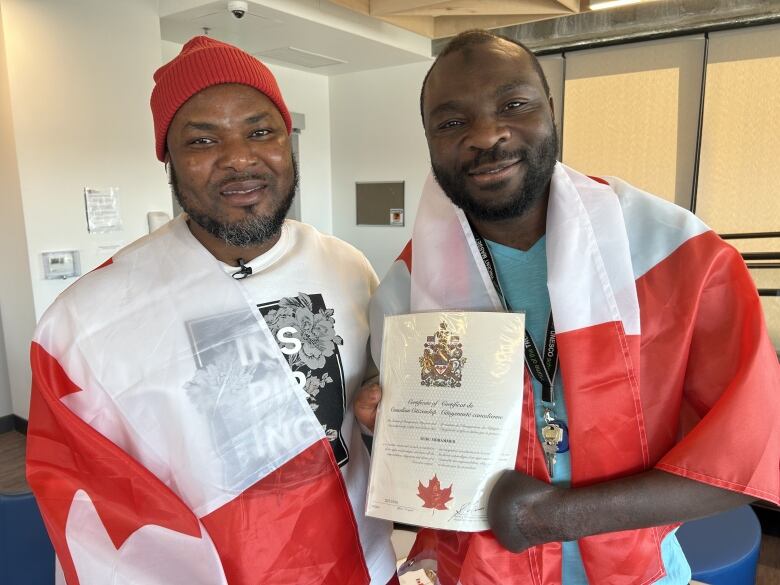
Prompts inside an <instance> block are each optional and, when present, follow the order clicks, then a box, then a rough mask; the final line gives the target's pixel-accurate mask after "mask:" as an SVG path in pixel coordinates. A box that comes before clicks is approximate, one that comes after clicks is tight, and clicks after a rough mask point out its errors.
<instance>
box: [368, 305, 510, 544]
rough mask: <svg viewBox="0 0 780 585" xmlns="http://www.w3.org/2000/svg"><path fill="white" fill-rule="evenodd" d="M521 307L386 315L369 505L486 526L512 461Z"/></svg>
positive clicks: (462, 525) (426, 521)
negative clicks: (503, 310) (493, 493)
mask: <svg viewBox="0 0 780 585" xmlns="http://www.w3.org/2000/svg"><path fill="white" fill-rule="evenodd" d="M524 332H525V315H524V314H522V313H482V312H454V311H448V312H430V313H415V314H410V315H394V316H389V317H386V318H385V324H384V336H383V339H382V363H381V366H380V382H381V384H382V401H381V403H380V405H379V411H378V413H377V420H376V427H375V431H374V443H373V448H372V455H371V472H370V478H369V486H368V499H367V503H366V513H367V514H368V515H369V516H374V517H377V518H384V519H387V520H393V521H395V522H402V523H405V524H414V525H417V526H427V527H430V528H442V529H445V530H460V531H464V532H475V531H480V530H487V529H488V523H487V500H488V497H489V495H490V491H491V490H492V487H493V484H494V483H495V481H496V480H497V479H498V477H499V476H500V475H501V472H502V471H503V470H505V469H514V467H515V458H516V456H517V444H518V438H519V436H520V417H521V413H522V405H523V336H524Z"/></svg>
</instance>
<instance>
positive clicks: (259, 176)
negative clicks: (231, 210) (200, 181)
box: [212, 173, 274, 189]
mask: <svg viewBox="0 0 780 585" xmlns="http://www.w3.org/2000/svg"><path fill="white" fill-rule="evenodd" d="M241 181H264V182H266V183H269V184H272V183H273V182H274V177H273V175H271V174H270V173H231V174H230V175H227V176H225V177H222V178H221V179H220V180H219V181H216V182H215V183H213V184H212V187H214V188H217V189H222V188H223V187H224V186H225V185H229V184H230V183H237V182H241Z"/></svg>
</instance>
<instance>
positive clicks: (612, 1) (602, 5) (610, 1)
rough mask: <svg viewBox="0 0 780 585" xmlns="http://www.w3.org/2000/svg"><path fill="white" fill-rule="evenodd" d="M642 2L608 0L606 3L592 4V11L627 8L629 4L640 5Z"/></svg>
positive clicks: (637, 0)
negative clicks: (619, 7)
mask: <svg viewBox="0 0 780 585" xmlns="http://www.w3.org/2000/svg"><path fill="white" fill-rule="evenodd" d="M641 1H642V0H606V1H605V2H591V4H590V9H591V10H604V9H606V8H616V7H618V6H627V5H628V4H639V3H640V2H641Z"/></svg>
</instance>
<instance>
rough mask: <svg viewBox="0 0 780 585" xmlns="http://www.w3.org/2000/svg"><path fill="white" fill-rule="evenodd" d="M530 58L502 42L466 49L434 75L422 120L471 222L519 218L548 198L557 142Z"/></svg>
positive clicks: (446, 183) (451, 192) (439, 174)
mask: <svg viewBox="0 0 780 585" xmlns="http://www.w3.org/2000/svg"><path fill="white" fill-rule="evenodd" d="M552 114H553V113H552V104H551V102H550V99H549V97H548V96H547V93H546V91H545V89H544V86H543V84H542V80H541V78H540V76H539V74H538V73H537V71H536V70H535V68H534V66H533V63H532V61H531V57H530V56H529V55H528V53H526V52H525V51H524V50H523V49H521V48H520V47H518V46H516V45H514V44H513V43H510V42H508V41H504V40H501V39H495V40H490V41H487V42H484V43H481V44H477V45H471V46H468V47H464V48H463V49H461V50H457V51H454V52H452V53H450V54H448V55H446V56H444V57H442V58H440V59H439V61H438V62H437V63H436V65H435V66H434V68H433V70H432V71H431V73H430V76H429V78H428V81H427V84H426V86H425V92H424V96H423V120H424V126H425V134H426V137H427V139H428V149H429V151H430V155H431V165H432V167H433V172H434V174H435V176H436V180H437V181H438V183H439V185H441V187H442V189H443V190H444V192H445V193H446V194H447V196H448V197H449V198H450V199H451V200H452V201H453V203H455V204H456V205H458V206H459V207H461V208H463V210H464V211H465V212H466V214H467V215H469V217H471V218H473V219H479V220H487V221H493V220H504V219H508V218H513V217H519V216H521V215H523V213H525V211H526V210H528V209H529V208H531V207H532V206H533V205H534V203H536V202H538V201H540V200H542V199H543V197H544V196H545V195H546V194H547V190H548V188H549V183H550V177H551V176H552V172H553V168H554V166H555V160H556V155H557V152H558V140H557V135H556V133H555V123H554V122H553V115H552Z"/></svg>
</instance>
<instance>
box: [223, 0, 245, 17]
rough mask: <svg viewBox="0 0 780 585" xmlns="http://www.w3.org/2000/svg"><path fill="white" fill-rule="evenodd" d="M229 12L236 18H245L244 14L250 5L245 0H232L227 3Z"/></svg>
mask: <svg viewBox="0 0 780 585" xmlns="http://www.w3.org/2000/svg"><path fill="white" fill-rule="evenodd" d="M227 8H228V12H230V14H232V15H233V16H234V17H235V18H239V19H240V18H244V15H245V14H246V13H247V11H248V10H249V5H248V4H247V3H246V2H244V1H243V0H230V2H228V5H227Z"/></svg>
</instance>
